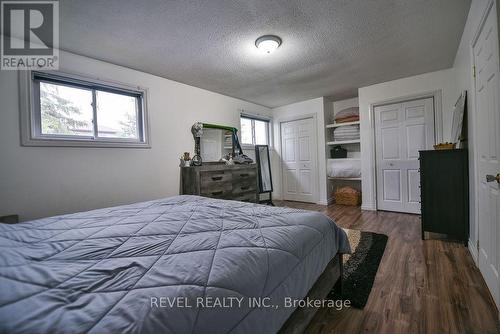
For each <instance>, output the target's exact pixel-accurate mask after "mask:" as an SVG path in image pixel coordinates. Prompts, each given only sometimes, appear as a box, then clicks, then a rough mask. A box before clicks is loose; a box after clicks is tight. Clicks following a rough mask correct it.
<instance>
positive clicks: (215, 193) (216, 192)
mask: <svg viewBox="0 0 500 334" xmlns="http://www.w3.org/2000/svg"><path fill="white" fill-rule="evenodd" d="M222 193H223V191H222V190H219V191H214V192H212V195H213V196H217V195H222Z"/></svg>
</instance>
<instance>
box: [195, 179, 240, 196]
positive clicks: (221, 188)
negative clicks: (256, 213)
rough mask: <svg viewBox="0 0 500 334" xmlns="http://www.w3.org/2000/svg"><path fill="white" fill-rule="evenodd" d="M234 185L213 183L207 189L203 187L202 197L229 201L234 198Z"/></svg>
mask: <svg viewBox="0 0 500 334" xmlns="http://www.w3.org/2000/svg"><path fill="white" fill-rule="evenodd" d="M232 188H233V187H232V185H231V183H230V182H213V183H211V184H209V185H207V186H205V187H203V186H202V188H201V190H200V195H201V196H205V197H212V198H219V199H228V198H231V197H232Z"/></svg>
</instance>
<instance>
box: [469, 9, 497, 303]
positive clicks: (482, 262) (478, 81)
mask: <svg viewBox="0 0 500 334" xmlns="http://www.w3.org/2000/svg"><path fill="white" fill-rule="evenodd" d="M496 22H497V18H496V9H495V5H493V8H492V9H490V11H489V14H488V16H487V17H486V20H485V23H484V25H483V27H482V30H481V32H480V33H479V36H478V38H477V40H476V41H475V43H474V45H473V54H474V64H475V66H476V78H475V96H476V115H477V116H476V134H477V144H476V150H477V155H476V157H477V159H478V162H477V177H478V180H477V182H476V184H477V189H478V229H479V259H478V260H479V269H480V270H481V273H482V274H483V277H484V279H485V281H486V284H487V285H488V287H489V289H490V291H491V294H492V295H493V298H494V299H495V302H496V303H497V305H500V303H499V301H500V296H499V283H500V282H499V279H498V269H499V265H500V263H499V261H500V256H499V250H500V247H499V246H498V242H499V241H500V227H499V226H500V195H499V193H500V187H499V184H498V183H497V182H496V181H495V180H491V182H487V180H486V175H495V176H496V175H497V173H500V111H499V105H498V96H499V84H498V74H499V59H498V56H499V54H498V29H497V23H496Z"/></svg>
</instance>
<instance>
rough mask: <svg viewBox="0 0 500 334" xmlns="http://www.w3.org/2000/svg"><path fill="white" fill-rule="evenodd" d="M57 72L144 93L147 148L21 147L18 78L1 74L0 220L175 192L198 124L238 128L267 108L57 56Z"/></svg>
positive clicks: (69, 56)
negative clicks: (243, 115) (242, 119)
mask: <svg viewBox="0 0 500 334" xmlns="http://www.w3.org/2000/svg"><path fill="white" fill-rule="evenodd" d="M60 60H61V71H65V72H71V73H76V74H80V75H83V76H87V77H98V78H100V79H102V80H107V81H115V82H120V83H124V84H128V85H135V86H141V87H144V88H147V89H148V91H149V93H148V95H149V96H148V107H149V108H148V111H149V117H150V124H151V142H152V148H151V149H131V148H127V149H118V148H59V147H22V146H21V145H20V135H19V101H18V99H19V98H18V96H19V92H18V76H17V73H16V72H15V71H0V101H1V105H0V216H2V215H7V214H19V215H20V217H21V219H22V220H27V219H32V218H38V217H45V216H52V215H56V214H62V213H68V212H76V211H83V210H89V209H94V208H102V207H108V206H112V205H117V204H126V203H132V202H137V201H144V200H150V199H155V198H161V197H166V196H171V195H177V194H178V193H179V167H178V163H179V160H178V158H179V156H180V155H181V153H182V152H184V151H189V152H193V149H194V141H193V138H192V135H191V132H190V128H191V125H192V124H193V123H194V122H196V121H202V122H209V123H216V124H226V125H230V126H237V127H238V128H239V124H240V123H239V111H238V110H239V109H244V110H247V111H249V112H253V113H261V114H263V115H267V116H270V109H268V108H265V107H261V106H258V105H255V104H252V103H248V102H244V101H241V100H238V99H234V98H230V97H227V96H223V95H220V94H216V93H212V92H209V91H206V90H203V89H198V88H195V87H191V86H187V85H184V84H180V83H177V82H174V81H171V80H167V79H164V78H160V77H157V76H153V75H150V74H146V73H142V72H138V71H135V70H131V69H128V68H124V67H120V66H116V65H112V64H109V63H105V62H101V61H97V60H94V59H89V58H85V57H81V56H76V55H73V54H69V53H61V55H60Z"/></svg>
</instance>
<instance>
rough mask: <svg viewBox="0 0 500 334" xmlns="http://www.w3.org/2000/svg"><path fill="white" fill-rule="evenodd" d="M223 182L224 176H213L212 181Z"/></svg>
mask: <svg viewBox="0 0 500 334" xmlns="http://www.w3.org/2000/svg"><path fill="white" fill-rule="evenodd" d="M220 180H222V176H212V181H220Z"/></svg>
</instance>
